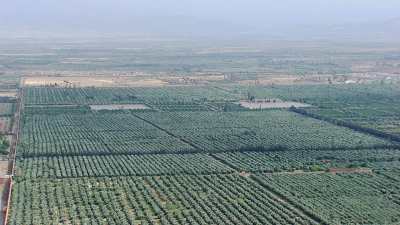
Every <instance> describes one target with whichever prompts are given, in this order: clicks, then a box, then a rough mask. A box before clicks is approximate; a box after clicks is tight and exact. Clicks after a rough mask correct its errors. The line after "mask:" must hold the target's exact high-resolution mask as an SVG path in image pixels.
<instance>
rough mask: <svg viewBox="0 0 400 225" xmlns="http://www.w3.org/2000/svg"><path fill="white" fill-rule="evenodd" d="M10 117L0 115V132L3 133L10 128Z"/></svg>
mask: <svg viewBox="0 0 400 225" xmlns="http://www.w3.org/2000/svg"><path fill="white" fill-rule="evenodd" d="M10 122H11V118H10V117H0V132H1V133H4V132H7V131H9V130H10V125H11V123H10Z"/></svg>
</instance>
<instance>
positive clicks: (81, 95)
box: [25, 86, 239, 105]
mask: <svg viewBox="0 0 400 225" xmlns="http://www.w3.org/2000/svg"><path fill="white" fill-rule="evenodd" d="M238 97H239V96H237V95H235V94H231V93H229V92H226V91H223V90H220V89H217V88H214V87H202V86H200V87H184V86H182V87H162V88H139V87H138V88H45V87H32V88H26V89H25V102H26V104H44V105H57V104H62V105H68V104H78V105H85V104H135V103H139V104H140V103H146V104H149V105H152V104H156V105H159V104H164V103H167V104H168V103H169V104H171V103H174V104H176V103H179V104H184V103H192V102H204V101H229V100H235V99H237V98H238Z"/></svg>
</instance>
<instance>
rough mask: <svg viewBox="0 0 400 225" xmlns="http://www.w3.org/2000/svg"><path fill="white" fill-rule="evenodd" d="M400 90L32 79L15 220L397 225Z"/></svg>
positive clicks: (22, 136) (20, 146)
mask: <svg viewBox="0 0 400 225" xmlns="http://www.w3.org/2000/svg"><path fill="white" fill-rule="evenodd" d="M389 87H392V88H389ZM397 90H398V89H396V88H395V86H394V85H383V86H381V85H379V84H377V85H375V86H373V85H364V86H363V85H296V86H278V85H272V86H271V85H270V86H247V85H246V86H245V85H243V86H238V85H222V86H210V85H209V86H167V87H159V88H154V87H151V88H136V87H135V88H117V87H115V88H93V87H90V88H61V87H24V88H23V103H24V105H23V110H22V114H21V120H20V137H19V142H18V146H17V159H16V171H15V172H16V173H15V177H14V185H13V191H12V197H11V208H10V214H9V224H12V225H19V224H41V225H47V224H104V225H109V224H130V225H132V224H133V225H147V224H155V225H160V224H165V225H167V224H234V225H243V224H248V225H252V224H263V225H264V224H398V223H399V222H400V220H399V218H400V213H399V212H400V192H399V190H400V176H399V171H400V143H399V141H397V140H396V139H395V138H393V136H390V135H397V134H396V132H394V131H393V130H389V128H388V126H387V124H386V125H385V123H381V122H380V121H381V119H382V120H385V121H388V120H389V118H392V119H394V120H396V116H397V114H398V112H399V110H398V109H397V107H396V104H397V103H398V101H399V100H398V98H397V97H398V91H397ZM249 96H254V97H255V98H279V99H282V100H291V101H297V102H305V103H308V104H310V105H312V106H311V107H309V108H304V109H301V110H299V109H294V108H286V109H284V108H281V109H256V110H250V109H245V108H242V107H241V106H239V104H237V103H238V101H239V100H244V99H247V98H248V97H249ZM367 103H369V104H371V105H372V106H373V107H368V105H367ZM92 104H98V105H112V104H145V105H146V106H148V107H149V109H138V110H135V109H130V110H123V109H118V110H92V109H91V108H90V105H92ZM345 122H346V123H345ZM374 124H382V126H384V128H382V127H379V126H375V125H374ZM393 126H394V127H397V128H398V126H397V125H396V124H395V123H394V124H393ZM365 128H368V129H365ZM397 128H396V129H397ZM334 171H339V172H334Z"/></svg>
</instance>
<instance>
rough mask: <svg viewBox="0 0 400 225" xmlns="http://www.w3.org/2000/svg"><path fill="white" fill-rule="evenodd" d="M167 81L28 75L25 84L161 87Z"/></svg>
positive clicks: (134, 78)
mask: <svg viewBox="0 0 400 225" xmlns="http://www.w3.org/2000/svg"><path fill="white" fill-rule="evenodd" d="M166 84H167V82H165V81H162V80H160V79H151V78H149V79H142V78H139V79H138V78H137V77H117V76H116V77H103V76H92V77H89V76H63V77H58V76H37V77H26V78H24V80H23V86H60V87H159V86H164V85H166Z"/></svg>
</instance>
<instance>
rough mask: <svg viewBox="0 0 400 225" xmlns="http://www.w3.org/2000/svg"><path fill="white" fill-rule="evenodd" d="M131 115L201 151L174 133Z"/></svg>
mask: <svg viewBox="0 0 400 225" xmlns="http://www.w3.org/2000/svg"><path fill="white" fill-rule="evenodd" d="M131 115H133V116H134V117H136V118H138V119H140V120H142V121H144V122H146V123H148V124H150V125H152V126H153V127H155V128H157V129H159V130H162V131H164V132H165V133H167V134H168V135H170V136H172V137H174V138H176V139H178V140H180V141H182V142H184V143H186V144H188V145H190V146H192V147H193V148H194V149H197V150H200V151H203V149H202V148H201V147H199V146H197V145H195V144H193V143H191V142H190V141H188V140H186V139H184V138H182V137H179V136H177V135H175V134H174V133H172V132H170V131H168V130H167V129H164V128H162V127H160V126H159V125H157V124H155V123H153V122H151V121H149V120H146V119H145V118H142V117H140V116H138V115H136V114H134V113H133V114H131Z"/></svg>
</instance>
